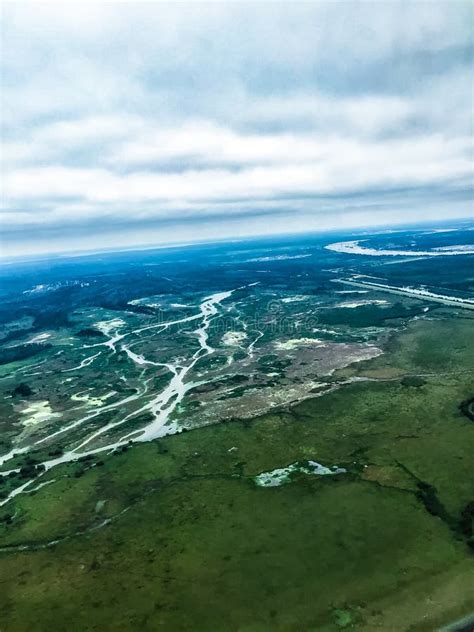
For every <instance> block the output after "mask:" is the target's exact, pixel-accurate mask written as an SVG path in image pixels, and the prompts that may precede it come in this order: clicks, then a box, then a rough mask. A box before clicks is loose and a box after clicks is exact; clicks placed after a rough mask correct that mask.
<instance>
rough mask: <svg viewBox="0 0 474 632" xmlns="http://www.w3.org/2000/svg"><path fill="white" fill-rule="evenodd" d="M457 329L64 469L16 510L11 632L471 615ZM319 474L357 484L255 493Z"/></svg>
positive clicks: (468, 459)
mask: <svg viewBox="0 0 474 632" xmlns="http://www.w3.org/2000/svg"><path fill="white" fill-rule="evenodd" d="M452 313H453V310H449V309H444V308H441V309H439V310H437V314H438V316H437V317H436V318H435V319H434V320H431V321H415V322H413V323H411V324H410V325H409V327H408V329H407V330H405V331H404V332H403V333H401V334H399V335H398V336H397V337H394V338H391V339H390V340H389V341H388V342H387V348H386V353H385V354H384V355H383V356H380V357H379V358H376V359H374V360H370V361H368V362H364V363H359V364H357V365H354V366H353V367H350V368H348V369H345V370H343V371H340V372H339V373H338V374H337V375H335V376H334V377H335V379H336V377H337V378H340V377H343V376H346V377H359V378H370V380H366V379H365V380H361V381H356V382H354V383H352V384H349V385H346V386H344V387H342V388H340V389H339V390H335V391H334V392H332V393H329V394H326V395H324V396H322V397H316V398H313V399H307V400H306V401H303V402H302V403H300V404H299V405H297V406H295V407H293V408H290V409H287V410H280V411H277V412H275V413H273V414H267V415H264V416H261V417H259V418H256V419H254V420H251V421H245V422H244V421H239V420H238V419H236V420H232V421H229V422H227V423H223V424H219V425H214V426H209V427H206V428H200V429H197V430H193V431H189V432H186V433H181V434H179V435H174V436H170V437H166V438H163V439H160V440H158V441H155V442H152V443H148V444H143V445H134V446H133V447H131V448H130V449H128V450H126V451H124V452H121V453H119V454H116V455H114V456H111V457H108V458H105V459H104V461H103V463H99V464H98V465H96V461H95V460H93V461H90V462H81V463H70V464H68V465H64V466H61V467H60V468H59V467H58V468H56V469H54V470H52V471H51V472H50V473H48V474H47V475H46V476H45V477H44V478H43V479H42V481H46V480H48V479H49V480H53V479H54V482H52V483H50V484H49V485H46V486H44V487H43V488H42V489H40V490H38V491H37V492H34V493H31V494H24V495H20V496H19V497H17V498H16V499H15V500H14V501H13V502H12V503H9V504H7V505H6V506H5V507H4V508H3V509H2V510H1V511H2V513H1V514H0V515H1V517H2V520H3V521H2V522H1V523H0V524H1V526H0V546H1V547H2V552H1V554H0V630H1V631H2V632H20V631H21V632H23V631H24V630H31V631H38V632H43V630H44V631H46V630H48V631H50V630H55V631H56V630H58V631H62V630H81V631H82V630H114V631H122V630H123V631H125V630H137V629H142V630H150V631H152V630H153V631H154V630H161V629H163V630H173V631H174V630H193V631H206V632H207V631H213V632H214V631H216V632H221V631H222V632H227V631H239V632H266V631H267V630H272V631H273V630H281V631H295V632H297V631H298V632H299V631H305V632H306V631H307V632H310V631H313V630H314V631H315V630H322V631H327V632H330V631H337V630H341V629H355V630H383V631H384V632H385V631H389V630H393V631H394V632H395V631H396V632H403V631H405V630H407V631H408V630H410V631H418V630H419V631H423V630H426V631H430V630H435V629H437V628H438V626H440V625H442V624H444V623H447V622H449V621H451V620H455V619H457V618H460V617H462V616H463V615H465V614H467V613H469V612H471V611H473V610H474V591H473V590H472V586H473V585H474V557H473V553H474V541H473V533H472V516H471V514H469V507H468V506H469V503H471V502H472V501H473V500H474V477H473V475H472V460H473V459H472V455H473V454H474V424H473V422H472V421H471V420H470V419H469V418H468V417H467V416H466V415H465V414H463V413H462V411H461V410H460V404H461V402H463V401H466V400H468V399H469V398H471V397H472V396H473V394H474V393H473V390H474V387H473V379H472V377H473V374H472V373H471V372H470V371H471V370H472V368H473V366H474V362H473V360H474V352H473V350H472V345H469V344H468V341H469V332H470V330H471V329H472V319H469V318H468V317H466V318H461V317H457V318H452V317H451V314H452ZM407 376H408V379H407ZM414 376H422V377H418V379H413V377H414ZM308 459H310V460H315V461H317V462H319V463H321V464H323V465H325V466H333V465H338V466H340V467H343V468H345V469H346V470H347V473H345V474H339V475H334V476H321V477H320V476H311V475H307V474H301V473H300V474H295V475H294V476H293V478H292V480H291V482H290V483H289V484H287V485H282V486H280V487H272V488H267V489H265V488H262V487H259V486H257V485H256V483H255V481H254V477H255V476H256V475H257V474H259V473H261V472H265V471H269V470H272V469H275V468H281V467H285V466H287V465H289V464H291V463H294V462H296V461H302V460H308ZM469 520H471V523H470V529H471V530H469ZM52 540H59V542H58V543H56V544H50V543H51V541H52ZM21 547H26V550H20V549H21Z"/></svg>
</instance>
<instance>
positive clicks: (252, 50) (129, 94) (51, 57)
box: [2, 2, 472, 234]
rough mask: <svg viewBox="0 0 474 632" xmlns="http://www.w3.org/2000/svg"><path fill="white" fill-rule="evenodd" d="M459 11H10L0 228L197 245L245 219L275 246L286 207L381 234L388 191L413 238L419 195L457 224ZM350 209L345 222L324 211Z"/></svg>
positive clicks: (462, 133)
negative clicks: (211, 220)
mask: <svg viewBox="0 0 474 632" xmlns="http://www.w3.org/2000/svg"><path fill="white" fill-rule="evenodd" d="M469 11H470V6H469V3H462V2H457V3H450V2H436V3H421V2H419V3H406V2H391V3H388V4H387V3H383V5H381V4H380V3H366V2H364V3H358V2H344V3H332V2H317V3H296V4H295V3H274V4H273V3H272V4H271V5H269V4H267V3H253V4H252V5H248V4H241V3H207V4H206V3H204V4H203V3H199V4H196V3H186V4H184V3H175V4H166V5H165V4H161V3H143V2H141V3H120V4H117V3H107V2H95V3H92V4H91V3H86V4H85V5H83V4H81V5H80V4H76V3H67V4H66V3H64V4H62V5H60V4H58V3H51V4H50V3H32V2H26V3H13V4H9V5H7V7H6V9H5V11H4V14H5V15H4V31H3V32H4V42H3V43H4V46H3V48H4V52H5V55H4V60H3V75H4V81H3V87H4V90H3V101H2V106H3V114H4V118H5V121H6V123H7V126H6V128H5V131H4V135H3V136H4V138H3V140H4V143H3V145H4V152H3V156H2V158H3V171H2V186H3V191H4V193H3V195H2V198H3V202H4V205H5V210H4V213H3V217H2V220H3V224H4V226H7V227H8V228H9V230H10V229H11V230H12V231H17V232H19V231H20V230H21V228H22V227H25V228H26V227H34V226H38V227H39V226H41V225H44V226H50V227H54V229H55V230H57V231H58V232H60V231H61V228H63V230H64V232H65V233H66V232H67V231H68V230H69V227H70V226H71V225H81V226H82V227H83V229H84V231H85V233H87V226H88V225H89V224H90V225H92V224H94V222H102V225H103V230H104V232H106V231H107V230H110V231H113V230H114V225H122V224H126V223H127V222H128V223H129V224H130V226H132V225H134V224H137V230H138V224H139V223H140V222H150V221H155V222H160V221H161V222H171V221H173V219H174V220H175V222H176V224H177V225H178V224H179V223H182V222H183V221H184V220H185V221H189V222H191V221H192V220H193V218H194V223H195V229H196V234H197V232H198V225H199V223H200V222H203V221H205V218H206V217H211V216H212V217H215V216H218V215H219V214H220V217H221V221H222V222H226V221H227V222H231V221H232V222H234V223H233V224H232V228H231V229H230V228H229V229H228V230H232V231H233V232H235V231H236V226H235V222H238V217H239V216H240V215H241V214H242V213H244V214H245V216H246V219H245V222H246V223H247V225H249V224H248V222H249V220H248V217H249V215H251V212H252V209H255V211H256V212H257V211H258V212H259V213H262V214H264V213H267V214H268V215H269V216H270V217H272V220H271V221H268V219H267V220H266V222H267V223H266V226H263V224H259V223H258V221H256V222H254V224H253V225H254V226H255V229H257V228H258V229H259V230H260V229H262V230H263V228H265V229H266V230H268V229H269V227H270V228H272V229H273V228H274V229H275V230H276V228H277V225H279V224H278V221H277V219H276V214H277V213H279V214H283V212H284V210H285V208H287V209H288V211H287V214H288V216H289V215H290V214H293V216H294V215H295V214H297V213H298V212H300V213H302V214H304V213H308V209H309V208H311V212H312V213H313V214H314V215H318V216H319V221H320V222H321V225H323V224H324V225H327V224H330V223H331V222H333V223H334V222H336V223H337V224H339V225H340V223H341V221H344V220H343V219H341V217H342V216H341V215H338V213H339V214H340V213H346V215H347V218H348V220H347V221H348V222H349V214H350V213H351V212H352V216H351V217H352V219H353V218H354V217H355V215H354V213H353V211H354V209H357V208H359V205H360V204H365V208H366V209H368V208H369V207H370V208H371V211H370V213H369V215H370V217H371V218H372V221H373V222H374V223H376V222H379V217H377V213H382V210H380V209H381V202H380V200H381V199H382V197H383V195H384V192H385V193H387V194H389V195H390V196H392V198H391V199H393V195H394V193H393V191H395V190H399V191H400V192H401V193H399V194H398V198H397V200H398V204H399V213H400V214H401V215H403V214H405V215H404V216H405V217H406V219H407V220H410V221H411V220H413V219H417V218H418V217H420V218H421V217H425V216H426V213H427V212H429V211H427V210H426V208H427V207H426V205H421V203H420V195H423V192H424V191H425V190H427V189H429V188H430V187H431V188H432V190H433V191H434V190H436V191H439V192H440V193H439V194H438V195H439V196H440V200H439V201H437V202H436V204H441V203H444V204H445V209H446V211H445V212H446V214H447V216H449V214H450V213H451V214H452V213H454V212H456V213H460V214H466V213H467V212H468V210H469V206H468V204H469V193H468V178H469V173H470V164H469V151H470V145H471V142H472V120H471V117H470V110H471V107H472V74H471V69H470V67H469V63H468V62H469V60H468V59H467V58H466V54H467V53H466V51H469V46H470V32H469V19H468V17H469V13H468V12H469ZM404 191H405V193H403V192H404ZM463 191H464V193H463ZM375 195H378V196H379V197H378V198H377V199H378V200H379V202H378V204H377V205H375V204H374V203H373V199H374V196H375ZM433 195H434V194H433ZM463 195H464V198H463V200H464V206H463V200H461V201H460V198H462V196H463ZM381 196H382V197H381ZM343 197H346V200H345V202H344V204H345V207H344V208H343V206H342V202H341V203H339V202H338V203H336V202H334V203H331V204H329V203H327V202H325V203H324V204H321V203H320V202H321V200H322V199H325V200H328V199H329V198H334V199H336V198H341V199H342V198H343ZM421 199H422V198H421ZM303 200H306V201H303ZM361 200H362V201H361ZM453 201H455V203H454V202H453ZM371 205H372V206H371ZM422 206H423V208H422ZM382 207H383V204H382ZM290 209H291V210H290ZM344 209H345V210H344ZM407 209H409V210H407ZM367 212H368V211H367ZM436 212H438V211H436ZM272 213H273V214H274V215H272ZM332 213H333V214H334V218H333V219H331V214H332ZM358 216H359V217H362V214H359V215H358ZM364 217H367V215H364ZM386 217H388V216H387V215H386ZM233 218H234V219H233ZM281 221H283V220H281ZM350 221H352V220H350ZM94 226H95V224H94ZM91 230H96V229H95V228H93V229H92V228H91ZM215 230H216V231H217V228H216V229H215ZM219 230H220V231H221V232H222V231H225V229H224V228H222V227H221V228H219ZM132 233H133V231H132V230H131V231H130V234H132ZM183 234H184V233H183Z"/></svg>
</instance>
